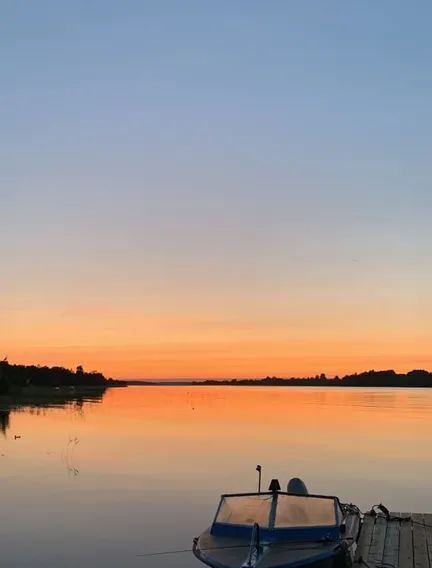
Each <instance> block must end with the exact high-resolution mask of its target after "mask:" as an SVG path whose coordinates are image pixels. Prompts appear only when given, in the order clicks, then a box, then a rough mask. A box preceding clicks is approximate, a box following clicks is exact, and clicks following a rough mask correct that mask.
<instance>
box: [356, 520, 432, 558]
mask: <svg viewBox="0 0 432 568" xmlns="http://www.w3.org/2000/svg"><path fill="white" fill-rule="evenodd" d="M392 517H396V519H393V518H392ZM368 566H369V567H370V568H432V514H423V513H391V516H390V519H389V520H387V519H386V517H385V516H383V515H376V516H373V515H368V514H367V515H365V517H364V522H363V527H362V530H361V534H360V539H359V543H358V548H357V552H356V557H355V561H354V568H367V567H368Z"/></svg>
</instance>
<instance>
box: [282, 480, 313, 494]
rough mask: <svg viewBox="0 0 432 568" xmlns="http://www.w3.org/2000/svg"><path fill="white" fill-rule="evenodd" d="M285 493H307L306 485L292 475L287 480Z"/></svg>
mask: <svg viewBox="0 0 432 568" xmlns="http://www.w3.org/2000/svg"><path fill="white" fill-rule="evenodd" d="M287 493H294V494H295V495H309V492H308V490H307V487H306V485H305V484H304V482H303V481H302V480H301V479H300V478H299V477H293V478H292V479H290V480H289V481H288V487H287Z"/></svg>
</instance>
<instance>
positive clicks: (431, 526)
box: [423, 514, 432, 568]
mask: <svg viewBox="0 0 432 568" xmlns="http://www.w3.org/2000/svg"><path fill="white" fill-rule="evenodd" d="M423 518H424V523H425V532H426V546H427V550H428V556H429V568H432V515H431V514H427V515H423Z"/></svg>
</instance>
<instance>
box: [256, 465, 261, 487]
mask: <svg viewBox="0 0 432 568" xmlns="http://www.w3.org/2000/svg"><path fill="white" fill-rule="evenodd" d="M256 470H257V472H258V493H261V466H260V465H257V466H256Z"/></svg>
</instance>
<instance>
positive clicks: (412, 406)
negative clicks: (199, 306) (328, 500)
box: [4, 386, 432, 507]
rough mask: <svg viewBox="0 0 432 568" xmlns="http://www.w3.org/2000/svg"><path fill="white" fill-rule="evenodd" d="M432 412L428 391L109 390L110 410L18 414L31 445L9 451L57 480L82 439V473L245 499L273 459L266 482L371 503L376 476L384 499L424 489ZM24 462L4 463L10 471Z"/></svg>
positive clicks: (78, 453)
mask: <svg viewBox="0 0 432 568" xmlns="http://www.w3.org/2000/svg"><path fill="white" fill-rule="evenodd" d="M431 410H432V393H431V392H429V391H428V390H427V389H426V390H425V389H423V390H412V389H399V390H397V389H367V390H365V389H355V388H353V389H350V388H335V389H331V390H330V389H319V388H312V387H308V388H306V389H304V388H297V387H289V388H278V387H273V388H271V387H270V388H266V387H246V388H244V387H193V388H190V387H151V386H150V387H129V388H127V389H112V390H108V391H107V393H106V394H105V397H104V399H103V402H102V404H89V405H85V406H84V408H83V410H82V411H81V412H80V413H78V414H77V413H76V412H75V411H73V410H72V409H70V410H68V411H66V412H65V411H64V410H63V409H49V410H46V411H44V412H43V413H42V414H41V415H40V416H39V417H36V416H34V415H31V414H29V413H28V412H21V413H18V414H15V413H13V415H12V417H11V431H14V432H19V433H22V434H23V438H22V439H21V440H20V441H19V442H20V443H19V444H18V443H16V444H12V443H11V444H10V446H11V447H10V449H9V450H8V452H9V457H10V458H13V456H15V457H16V459H17V460H19V459H20V457H19V456H20V455H23V454H22V452H24V454H25V455H27V456H31V459H35V460H36V461H38V463H39V462H40V467H42V468H44V469H45V470H46V471H47V472H50V473H49V475H54V472H56V471H57V470H58V466H56V467H55V468H54V469H53V462H54V457H53V455H54V454H53V455H51V454H50V455H48V454H47V452H46V450H49V451H50V452H52V451H59V450H61V448H62V447H64V445H65V443H67V441H68V439H69V436H73V437H75V436H77V437H78V438H79V440H80V443H79V445H77V447H76V450H75V460H76V464H75V465H76V467H77V468H78V469H81V470H82V471H83V472H84V471H87V472H94V473H98V472H99V474H100V475H103V474H104V471H105V470H107V471H109V472H110V475H114V474H115V475H124V474H125V471H130V472H131V473H132V472H133V474H134V475H135V474H136V475H138V474H139V475H140V476H143V478H144V479H146V483H148V484H149V485H150V486H151V487H156V486H158V483H162V480H164V479H169V480H170V481H169V482H170V484H171V486H172V487H173V488H176V487H177V488H180V487H182V486H184V485H187V486H188V485H189V484H191V483H192V484H193V486H194V487H195V488H197V489H198V488H201V489H204V488H207V489H208V490H212V491H216V492H217V491H218V490H221V491H222V490H230V491H231V490H233V491H236V490H244V489H245V485H246V488H250V487H251V486H252V488H253V487H254V484H255V473H254V468H255V462H257V463H258V462H260V463H261V462H262V463H263V464H264V473H265V476H268V477H274V476H278V477H280V478H281V481H285V480H286V478H287V476H288V475H289V474H293V475H294V474H299V475H302V476H304V477H305V478H306V479H307V480H308V481H310V483H311V484H312V486H315V487H314V489H319V490H322V491H328V492H336V491H338V492H341V493H344V492H345V494H346V495H349V497H350V498H352V499H354V498H355V499H357V500H359V501H360V500H362V499H363V500H364V501H366V500H367V499H370V498H371V497H370V494H371V492H372V493H373V491H372V490H371V488H370V487H369V485H368V482H367V479H368V476H370V468H371V467H373V470H374V479H375V480H376V482H377V484H378V485H377V487H379V492H380V495H378V496H377V497H382V495H381V493H385V492H386V491H387V490H388V491H390V492H391V491H395V489H394V488H395V487H396V486H397V484H398V483H399V480H401V479H403V482H404V483H405V484H407V483H408V480H409V479H412V480H413V481H414V480H415V482H416V483H418V484H420V485H421V483H423V481H422V480H423V477H424V476H426V477H427V468H424V467H423V466H422V464H425V463H426V462H428V460H429V459H430V432H431V431H432V413H431ZM40 460H41V461H40ZM425 460H426V461H425ZM13 463H14V462H11V460H10V459H9V460H8V461H7V462H6V461H5V462H4V465H5V467H6V470H5V472H7V471H9V472H10V473H11V471H12V469H13V467H15V466H14V465H13ZM19 463H20V462H19V461H17V467H18V468H20V467H21V466H20V465H19ZM395 464H397V471H395V470H393V467H394V465H395ZM10 468H12V469H10ZM60 473H61V471H60V470H58V474H60ZM56 475H57V474H56ZM426 477H425V483H426ZM157 479H159V480H160V481H159V482H158V481H157ZM354 479H355V480H356V483H355V484H354V485H355V486H354V485H353V480H354ZM265 480H266V478H265ZM385 480H387V481H385ZM386 483H389V486H388V488H387V487H386ZM392 488H393V489H392ZM353 493H354V494H353ZM408 494H409V492H407V495H408ZM366 497H367V499H366ZM411 497H412V496H411ZM390 498H391V499H392V500H393V502H395V501H397V499H399V496H397V495H395V494H391V495H389V499H390ZM366 504H369V503H365V505H366ZM401 506H402V504H401ZM431 507H432V504H431Z"/></svg>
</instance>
